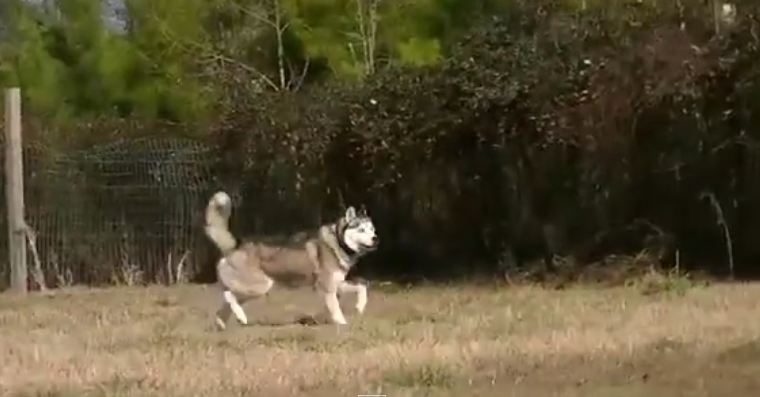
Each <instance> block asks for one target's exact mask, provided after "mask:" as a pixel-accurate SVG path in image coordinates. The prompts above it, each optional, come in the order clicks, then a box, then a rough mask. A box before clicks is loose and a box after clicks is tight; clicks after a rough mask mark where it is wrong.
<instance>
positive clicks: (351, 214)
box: [346, 205, 356, 221]
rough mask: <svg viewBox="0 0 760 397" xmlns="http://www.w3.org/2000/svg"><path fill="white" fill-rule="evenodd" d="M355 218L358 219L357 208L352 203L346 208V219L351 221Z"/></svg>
mask: <svg viewBox="0 0 760 397" xmlns="http://www.w3.org/2000/svg"><path fill="white" fill-rule="evenodd" d="M353 219H356V209H355V208H354V206H353V205H352V206H350V207H348V208H347V209H346V220H347V221H351V220H353Z"/></svg>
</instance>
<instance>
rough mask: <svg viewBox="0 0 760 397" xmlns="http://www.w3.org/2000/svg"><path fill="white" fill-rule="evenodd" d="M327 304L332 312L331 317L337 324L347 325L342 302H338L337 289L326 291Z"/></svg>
mask: <svg viewBox="0 0 760 397" xmlns="http://www.w3.org/2000/svg"><path fill="white" fill-rule="evenodd" d="M324 296H325V305H326V306H327V310H328V311H329V312H330V318H331V319H332V321H333V322H334V323H335V324H339V325H346V324H347V322H346V317H344V316H343V311H342V310H341V308H340V302H338V294H337V291H332V292H325V294H324Z"/></svg>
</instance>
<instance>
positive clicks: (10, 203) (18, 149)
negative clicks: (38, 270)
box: [5, 88, 28, 294]
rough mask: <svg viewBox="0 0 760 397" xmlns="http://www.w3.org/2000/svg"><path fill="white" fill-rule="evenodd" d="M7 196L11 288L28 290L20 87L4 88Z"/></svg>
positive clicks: (23, 291) (22, 290)
mask: <svg viewBox="0 0 760 397" xmlns="http://www.w3.org/2000/svg"><path fill="white" fill-rule="evenodd" d="M5 198H6V205H7V208H6V209H7V213H8V264H9V265H10V267H11V289H12V290H13V291H14V292H17V293H20V294H26V292H27V276H28V271H27V267H26V238H25V237H26V234H25V232H26V222H24V163H23V154H22V144H21V90H20V89H19V88H8V89H6V90H5Z"/></svg>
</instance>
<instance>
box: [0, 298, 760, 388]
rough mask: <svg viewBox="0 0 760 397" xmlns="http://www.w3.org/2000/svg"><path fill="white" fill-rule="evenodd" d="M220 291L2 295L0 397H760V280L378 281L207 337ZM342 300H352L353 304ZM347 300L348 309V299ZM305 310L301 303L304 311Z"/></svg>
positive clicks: (266, 304)
mask: <svg viewBox="0 0 760 397" xmlns="http://www.w3.org/2000/svg"><path fill="white" fill-rule="evenodd" d="M217 299H218V297H217V295H215V289H213V288H206V287H202V286H182V287H170V288H166V287H157V286H154V287H147V288H138V287H129V288H126V287H123V288H122V287H119V288H111V289H101V290H90V289H69V290H63V291H58V292H57V293H56V294H55V295H52V296H42V295H32V296H30V297H27V298H26V299H20V298H17V297H11V296H0V329H1V330H2V333H1V334H0V335H1V336H0V392H1V393H0V394H1V395H3V396H244V395H245V396H248V395H266V396H280V395H281V396H286V395H287V396H290V395H299V396H354V395H356V394H359V393H378V392H382V393H385V394H387V395H388V396H422V395H442V396H464V395H468V396H469V395H485V396H504V395H526V396H527V395H529V396H544V395H562V396H644V394H645V393H651V394H654V395H658V396H660V395H662V396H672V395H731V396H750V395H755V394H756V392H757V390H758V389H760V376H757V374H758V373H760V359H759V358H758V357H760V285H753V284H741V285H739V284H737V285H715V286H710V287H695V286H692V287H690V288H687V289H683V290H679V293H668V292H664V293H662V292H661V293H657V294H642V292H641V289H639V288H636V287H629V288H616V289H592V288H581V287H575V288H570V289H566V290H563V291H551V290H546V289H540V288H537V287H524V286H522V287H504V288H493V287H478V286H451V287H433V286H424V287H413V288H409V289H406V288H397V287H394V288H391V287H373V288H372V289H371V290H370V305H369V307H368V312H367V314H366V315H365V316H363V317H356V315H355V314H354V312H353V310H350V308H352V307H353V305H352V304H351V303H350V302H345V304H344V308H345V310H346V313H347V314H348V315H349V322H350V325H349V326H348V327H346V328H343V329H338V328H337V327H335V326H333V325H316V326H303V325H298V324H295V323H294V321H293V320H294V319H295V318H296V317H298V316H299V315H300V314H303V313H304V312H316V311H318V310H321V305H320V303H319V301H317V300H315V299H314V296H313V295H311V294H310V293H309V291H295V292H292V291H283V290H276V291H273V295H272V296H270V297H269V298H266V299H265V300H261V301H258V302H252V303H250V304H248V305H246V310H247V312H248V315H249V318H251V319H252V320H253V321H255V322H256V323H255V324H253V325H251V326H249V327H240V326H237V325H232V326H231V327H230V328H229V329H228V330H227V331H226V332H217V331H214V330H213V328H211V323H212V322H211V317H210V316H211V313H212V311H213V310H214V308H215V305H216V303H217ZM346 299H349V297H346ZM344 301H345V300H344ZM299 305H302V307H301V309H299V308H298V307H299Z"/></svg>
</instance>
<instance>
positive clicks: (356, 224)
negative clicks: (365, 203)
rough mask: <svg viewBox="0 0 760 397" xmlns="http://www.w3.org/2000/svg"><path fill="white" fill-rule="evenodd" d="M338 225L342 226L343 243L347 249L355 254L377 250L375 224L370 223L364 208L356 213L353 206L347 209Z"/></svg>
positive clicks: (377, 241)
mask: <svg viewBox="0 0 760 397" xmlns="http://www.w3.org/2000/svg"><path fill="white" fill-rule="evenodd" d="M340 223H341V224H342V225H343V228H342V229H343V236H342V238H343V242H344V243H346V245H347V246H348V248H351V249H352V250H354V251H355V252H357V253H364V252H370V251H374V250H376V249H377V247H378V245H379V244H380V239H379V238H378V237H377V233H376V231H375V224H374V223H373V222H372V218H371V217H370V216H369V215H367V210H366V209H365V208H364V207H362V208H361V209H360V210H359V211H358V212H357V211H356V209H355V208H354V207H353V206H352V207H348V209H346V213H345V214H344V215H343V217H342V218H341V220H340Z"/></svg>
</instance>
